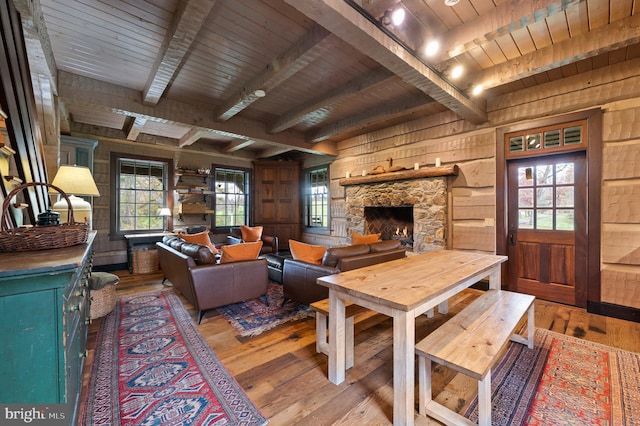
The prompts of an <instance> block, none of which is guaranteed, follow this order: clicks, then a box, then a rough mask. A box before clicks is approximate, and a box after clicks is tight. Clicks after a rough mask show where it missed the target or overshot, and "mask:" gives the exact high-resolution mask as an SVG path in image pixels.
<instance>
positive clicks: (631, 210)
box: [601, 100, 640, 309]
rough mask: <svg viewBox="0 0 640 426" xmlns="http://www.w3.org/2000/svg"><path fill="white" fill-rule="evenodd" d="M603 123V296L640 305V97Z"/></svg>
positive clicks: (618, 106) (614, 108)
mask: <svg viewBox="0 0 640 426" xmlns="http://www.w3.org/2000/svg"><path fill="white" fill-rule="evenodd" d="M634 105H635V106H634ZM603 124H604V125H603V153H602V155H603V170H602V273H601V290H602V293H601V297H602V301H603V302H605V303H612V304H615V305H623V306H629V307H633V308H639V309H640V100H638V101H637V102H631V103H620V104H614V105H612V106H611V108H610V109H609V110H608V111H607V113H606V114H605V115H604V120H603Z"/></svg>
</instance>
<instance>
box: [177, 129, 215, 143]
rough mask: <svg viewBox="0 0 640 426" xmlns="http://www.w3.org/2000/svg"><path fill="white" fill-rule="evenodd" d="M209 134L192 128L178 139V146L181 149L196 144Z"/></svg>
mask: <svg viewBox="0 0 640 426" xmlns="http://www.w3.org/2000/svg"><path fill="white" fill-rule="evenodd" d="M209 133H210V132H208V131H206V130H202V129H199V128H193V129H191V130H189V131H188V132H187V133H186V134H185V135H184V136H183V137H181V138H180V140H179V141H178V146H179V147H180V148H182V147H184V146H187V145H192V144H193V143H195V142H197V141H198V139H200V138H202V137H204V136H206V135H208V134H209Z"/></svg>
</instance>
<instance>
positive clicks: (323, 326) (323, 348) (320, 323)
mask: <svg viewBox="0 0 640 426" xmlns="http://www.w3.org/2000/svg"><path fill="white" fill-rule="evenodd" d="M328 326H329V321H328V318H327V316H326V315H325V314H323V313H322V312H316V352H317V353H319V354H320V353H322V354H328V353H329V343H328V340H327V328H328Z"/></svg>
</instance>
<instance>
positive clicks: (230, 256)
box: [220, 241, 262, 263]
mask: <svg viewBox="0 0 640 426" xmlns="http://www.w3.org/2000/svg"><path fill="white" fill-rule="evenodd" d="M261 248H262V241H257V242H255V243H240V244H231V245H228V246H224V247H222V257H221V258H220V263H229V262H237V261H238V260H252V259H257V258H258V255H259V254H260V249H261Z"/></svg>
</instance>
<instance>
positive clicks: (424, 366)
mask: <svg viewBox="0 0 640 426" xmlns="http://www.w3.org/2000/svg"><path fill="white" fill-rule="evenodd" d="M418 383H419V387H418V412H419V413H420V415H422V416H426V415H427V405H428V404H429V402H431V399H432V395H431V360H430V359H429V358H426V357H423V356H419V357H418Z"/></svg>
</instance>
